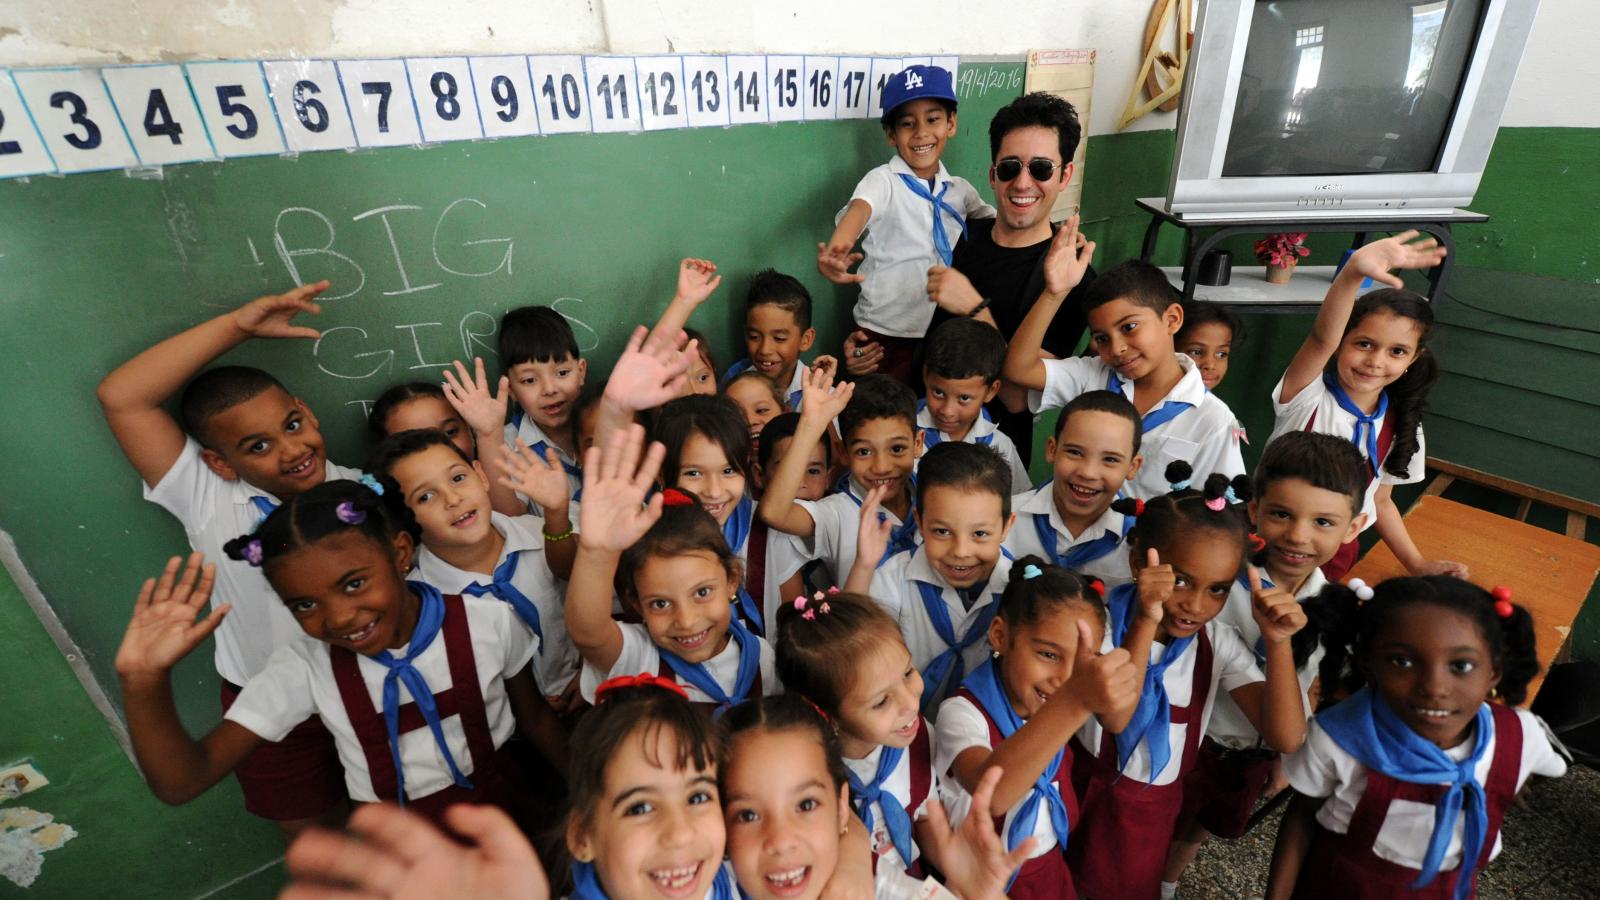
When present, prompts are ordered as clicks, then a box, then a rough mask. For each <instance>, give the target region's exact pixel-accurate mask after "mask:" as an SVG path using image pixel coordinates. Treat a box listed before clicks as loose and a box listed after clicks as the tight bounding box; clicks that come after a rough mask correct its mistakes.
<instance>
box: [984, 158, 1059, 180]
mask: <svg viewBox="0 0 1600 900" xmlns="http://www.w3.org/2000/svg"><path fill="white" fill-rule="evenodd" d="M1059 165H1060V164H1059V163H1057V162H1056V161H1054V160H1050V159H1038V158H1035V159H1030V160H1028V174H1029V175H1030V176H1032V178H1033V180H1034V181H1049V180H1050V179H1052V178H1054V177H1055V175H1056V168H1057V167H1058V166H1059ZM1021 174H1022V160H1020V159H1017V158H1016V157H1015V156H1008V157H1006V158H1005V159H1002V160H1000V161H999V162H997V163H995V164H994V177H995V178H996V179H997V180H999V181H1016V180H1017V176H1018V175H1021Z"/></svg>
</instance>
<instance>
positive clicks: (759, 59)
mask: <svg viewBox="0 0 1600 900" xmlns="http://www.w3.org/2000/svg"><path fill="white" fill-rule="evenodd" d="M727 85H728V120H729V121H730V122H731V123H733V124H734V125H744V124H746V123H749V122H766V121H769V119H768V118H767V117H768V115H769V114H770V112H771V111H770V110H769V109H768V108H767V107H768V103H767V96H768V95H767V58H766V57H765V56H730V57H728V80H727Z"/></svg>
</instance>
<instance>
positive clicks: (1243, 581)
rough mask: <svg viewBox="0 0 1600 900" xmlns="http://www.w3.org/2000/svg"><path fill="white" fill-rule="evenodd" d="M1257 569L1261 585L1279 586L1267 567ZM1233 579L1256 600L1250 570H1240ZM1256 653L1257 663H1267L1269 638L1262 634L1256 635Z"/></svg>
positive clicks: (1252, 601)
mask: <svg viewBox="0 0 1600 900" xmlns="http://www.w3.org/2000/svg"><path fill="white" fill-rule="evenodd" d="M1256 571H1257V572H1260V573H1261V586H1262V587H1264V588H1275V587H1277V585H1275V584H1273V583H1272V579H1270V578H1268V577H1267V570H1266V569H1262V568H1259V567H1258V568H1257V569H1256ZM1233 581H1234V583H1235V584H1237V585H1239V586H1240V587H1242V588H1244V589H1245V592H1246V593H1247V594H1249V595H1250V601H1251V603H1252V604H1253V603H1254V602H1255V592H1254V591H1253V590H1251V588H1250V573H1249V572H1240V573H1239V574H1238V575H1237V576H1236V577H1235V578H1234V579H1233ZM1255 654H1256V665H1258V666H1264V665H1266V664H1267V639H1266V638H1265V637H1262V636H1260V635H1257V636H1256V646H1255Z"/></svg>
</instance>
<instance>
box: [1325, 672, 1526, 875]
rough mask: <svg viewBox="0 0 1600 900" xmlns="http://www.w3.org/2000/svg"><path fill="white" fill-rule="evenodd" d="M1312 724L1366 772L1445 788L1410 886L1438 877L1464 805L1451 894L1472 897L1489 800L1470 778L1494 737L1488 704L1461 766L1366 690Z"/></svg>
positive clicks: (1485, 834)
mask: <svg viewBox="0 0 1600 900" xmlns="http://www.w3.org/2000/svg"><path fill="white" fill-rule="evenodd" d="M1317 722H1318V723H1319V724H1321V725H1322V730H1323V731H1325V732H1327V733H1328V737H1330V738H1333V742H1334V743H1336V744H1338V745H1339V746H1340V747H1341V748H1343V749H1344V751H1345V752H1346V753H1348V754H1350V755H1351V756H1353V757H1355V759H1356V761H1357V762H1359V763H1361V764H1362V765H1364V766H1366V767H1367V768H1369V769H1372V770H1373V771H1376V772H1382V773H1383V774H1384V775H1387V776H1389V777H1390V778H1393V779H1395V780H1396V781H1404V782H1407V783H1409V784H1438V785H1445V786H1446V787H1447V789H1446V790H1445V792H1444V796H1442V797H1440V798H1439V802H1438V804H1437V805H1435V807H1434V814H1433V835H1432V836H1431V837H1429V839H1428V852H1427V854H1426V855H1424V856H1423V858H1422V875H1421V876H1420V877H1419V878H1418V879H1417V880H1416V881H1415V882H1414V883H1413V884H1412V885H1411V886H1412V887H1414V888H1420V887H1426V886H1427V885H1429V884H1432V883H1433V880H1434V879H1435V878H1436V877H1438V875H1439V864H1440V863H1441V862H1442V861H1443V860H1444V854H1445V851H1446V850H1447V849H1449V847H1450V837H1451V835H1452V834H1454V833H1455V826H1456V815H1457V814H1459V813H1460V812H1461V808H1462V807H1463V806H1465V807H1466V821H1465V822H1463V823H1462V828H1461V867H1460V869H1459V870H1458V873H1457V876H1456V890H1455V896H1456V898H1457V900H1463V898H1466V897H1468V896H1471V894H1472V875H1473V870H1474V869H1476V868H1477V866H1478V855H1479V854H1480V853H1481V852H1482V851H1483V842H1484V840H1485V839H1486V838H1487V837H1488V833H1489V812H1488V801H1487V799H1486V798H1485V797H1484V793H1483V785H1482V784H1479V783H1478V779H1477V777H1476V775H1475V770H1476V768H1477V764H1478V761H1479V760H1481V759H1482V758H1483V753H1484V750H1485V749H1486V748H1487V747H1488V746H1489V736H1490V735H1491V734H1493V733H1494V716H1492V715H1491V714H1490V712H1489V704H1487V703H1483V704H1480V705H1479V706H1478V715H1477V721H1476V728H1475V734H1474V735H1473V738H1472V741H1473V744H1472V752H1471V753H1470V754H1468V756H1467V758H1466V759H1464V760H1462V761H1460V762H1456V761H1455V760H1453V759H1451V758H1450V757H1449V756H1447V755H1446V754H1445V752H1444V751H1443V750H1440V749H1439V748H1438V746H1437V745H1435V744H1434V743H1433V742H1432V741H1427V740H1423V738H1422V736H1421V735H1419V734H1417V733H1416V732H1415V731H1412V730H1411V729H1410V728H1409V727H1407V726H1406V724H1405V723H1404V722H1402V721H1400V717H1399V716H1397V715H1395V714H1394V710H1392V709H1390V708H1389V704H1387V703H1385V702H1383V700H1381V699H1379V698H1378V696H1377V695H1376V694H1374V693H1373V692H1372V688H1371V687H1370V686H1368V687H1364V688H1362V689H1361V690H1359V691H1357V692H1355V693H1354V694H1352V695H1350V696H1349V697H1347V698H1346V699H1344V700H1343V701H1341V702H1340V703H1339V704H1338V705H1336V706H1334V707H1333V708H1332V709H1329V710H1326V711H1324V712H1322V713H1320V714H1318V716H1317ZM1463 801H1464V802H1463Z"/></svg>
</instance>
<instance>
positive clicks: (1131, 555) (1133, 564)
mask: <svg viewBox="0 0 1600 900" xmlns="http://www.w3.org/2000/svg"><path fill="white" fill-rule="evenodd" d="M1144 556H1145V554H1144V551H1143V550H1141V549H1139V547H1138V546H1137V545H1135V544H1134V543H1133V541H1129V542H1128V571H1129V573H1130V574H1131V575H1133V576H1134V577H1135V578H1137V577H1139V571H1140V570H1141V569H1143V568H1144Z"/></svg>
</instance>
